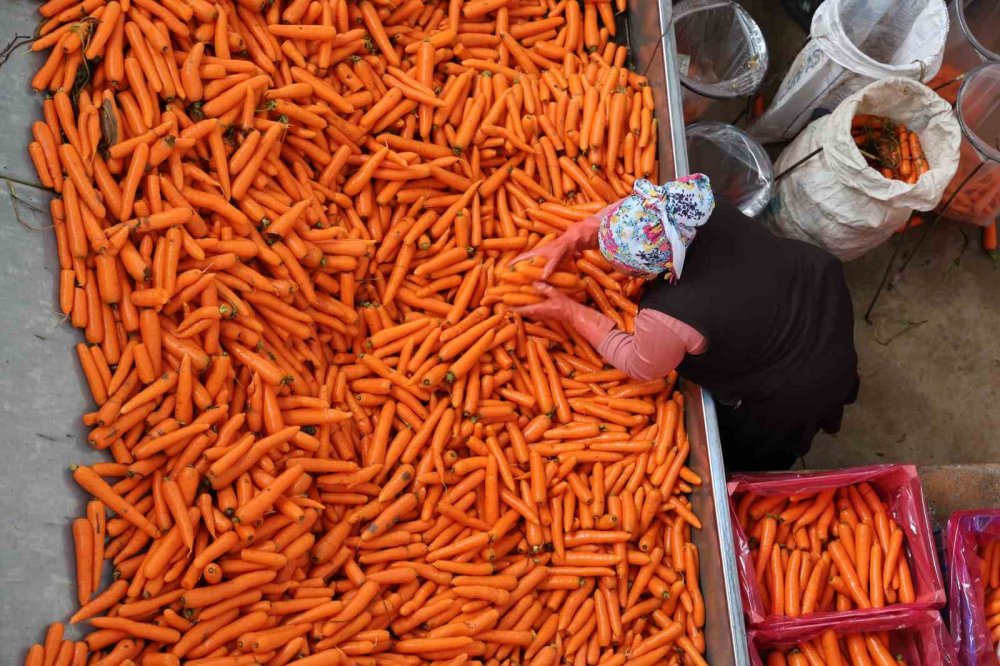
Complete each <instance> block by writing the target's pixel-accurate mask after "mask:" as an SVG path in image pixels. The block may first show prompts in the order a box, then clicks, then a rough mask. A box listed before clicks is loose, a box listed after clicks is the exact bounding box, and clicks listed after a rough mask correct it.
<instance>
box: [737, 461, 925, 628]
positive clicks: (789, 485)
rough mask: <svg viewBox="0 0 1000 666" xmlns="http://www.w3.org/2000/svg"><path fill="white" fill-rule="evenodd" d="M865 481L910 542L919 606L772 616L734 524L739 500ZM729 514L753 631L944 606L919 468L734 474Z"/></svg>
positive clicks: (743, 538)
mask: <svg viewBox="0 0 1000 666" xmlns="http://www.w3.org/2000/svg"><path fill="white" fill-rule="evenodd" d="M862 481H867V482H868V483H869V484H871V486H872V488H873V489H874V490H875V492H876V493H878V496H879V498H881V500H882V501H883V502H884V503H885V505H886V507H887V508H888V510H889V516H890V517H891V518H892V519H894V520H895V521H896V523H898V524H899V526H900V528H902V530H903V533H904V534H905V536H906V539H905V541H904V549H903V550H904V552H905V555H906V559H907V562H908V563H909V566H910V573H911V574H912V576H913V587H914V591H915V593H916V601H915V602H914V603H912V604H893V605H891V606H886V607H884V608H873V609H870V610H852V611H846V612H842V613H837V612H832V611H830V612H820V613H810V614H808V615H805V616H802V618H787V617H784V616H775V615H769V614H768V613H767V610H766V609H765V607H764V603H763V601H762V600H761V596H760V591H759V590H758V588H757V581H756V577H755V575H754V569H753V556H752V555H751V553H750V544H749V541H748V540H747V535H746V534H745V533H744V531H743V529H742V528H741V527H740V525H739V523H738V521H737V520H736V506H735V503H734V501H733V497H734V496H735V495H742V494H743V493H746V492H753V493H755V494H757V495H764V496H775V495H794V494H796V493H804V492H810V493H815V492H819V491H821V490H829V489H831V488H840V487H842V486H849V485H852V484H855V483H861V482H862ZM728 490H729V509H730V517H731V519H732V523H733V535H734V538H735V540H736V544H735V546H736V564H737V568H738V569H739V572H740V592H741V595H742V597H743V611H744V613H745V615H746V617H747V621H748V622H749V624H750V626H751V627H755V628H762V627H763V626H764V625H765V622H766V623H767V625H768V626H770V625H772V624H773V625H782V624H797V623H800V622H801V621H802V620H803V619H806V620H808V621H810V622H813V621H815V622H824V621H831V622H832V621H835V620H837V619H838V618H840V619H843V618H848V617H855V616H858V617H876V616H879V615H884V614H887V613H893V612H898V611H905V610H927V609H932V608H941V607H942V606H944V603H945V590H944V582H943V581H942V578H941V568H940V566H939V565H938V560H937V554H936V552H935V548H934V536H933V531H932V529H931V523H930V518H929V517H928V514H927V504H926V502H925V501H924V491H923V487H922V486H921V485H920V477H919V476H918V475H917V468H916V467H914V466H913V465H873V466H871V467H854V468H850V469H841V470H831V471H826V472H768V473H757V474H734V475H732V476H730V478H729V484H728Z"/></svg>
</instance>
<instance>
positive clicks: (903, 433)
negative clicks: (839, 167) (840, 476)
mask: <svg viewBox="0 0 1000 666" xmlns="http://www.w3.org/2000/svg"><path fill="white" fill-rule="evenodd" d="M922 233H923V229H921V228H917V229H914V230H911V231H910V233H909V234H908V239H907V241H908V246H909V247H911V248H912V247H913V245H914V244H915V243H916V239H917V237H918V236H919V235H920V234H922ZM891 252H892V247H891V245H888V244H887V245H884V246H883V247H880V248H878V249H876V250H874V251H872V252H870V253H869V254H867V255H866V256H864V257H862V258H860V259H858V260H856V261H853V262H850V263H848V264H847V265H846V266H845V269H846V273H847V279H848V283H849V284H850V287H851V292H852V295H853V297H854V308H855V315H856V323H855V343H856V344H857V348H858V355H859V357H860V374H861V392H860V395H859V398H858V402H857V404H855V405H854V406H852V407H849V408H848V409H847V412H846V416H845V419H844V427H843V429H842V430H841V432H840V434H838V435H837V436H836V437H829V436H826V435H821V436H820V437H818V438H817V439H816V442H815V444H814V446H813V450H812V452H810V454H809V455H807V456H806V462H807V464H808V466H810V467H843V466H848V465H858V464H865V463H876V462H908V463H914V464H921V465H932V464H937V465H941V464H950V463H989V462H997V461H1000V263H998V262H997V261H995V260H994V259H992V258H990V257H989V256H987V255H986V253H984V252H983V250H982V246H981V242H980V231H979V229H974V228H971V227H967V226H962V225H957V224H943V225H941V226H940V227H939V228H938V229H937V230H936V231H935V232H934V233H933V234H932V235H931V236H930V237H929V238H928V240H927V242H926V243H924V246H923V247H922V248H921V250H920V252H919V254H918V255H917V257H916V258H915V259H914V260H913V261H912V263H911V264H910V265H909V267H908V268H907V269H906V273H905V274H904V275H903V278H902V280H901V281H899V282H898V283H897V284H896V286H895V287H894V288H892V289H891V290H888V291H886V292H884V293H883V295H882V298H881V299H880V300H879V302H878V305H877V306H876V308H875V311H874V313H873V322H874V323H873V324H871V325H870V324H867V323H865V321H864V320H863V313H864V311H865V309H866V308H867V306H868V303H869V301H870V300H871V297H872V295H873V294H874V292H875V289H876V287H877V286H878V282H879V280H880V279H881V276H882V272H883V270H884V267H885V265H886V262H887V261H888V259H889V255H890V254H891ZM998 501H1000V498H998Z"/></svg>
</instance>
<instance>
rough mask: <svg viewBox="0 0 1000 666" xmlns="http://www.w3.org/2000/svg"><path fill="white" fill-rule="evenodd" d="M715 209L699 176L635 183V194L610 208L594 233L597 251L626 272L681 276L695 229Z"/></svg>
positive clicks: (705, 179) (708, 188)
mask: <svg viewBox="0 0 1000 666" xmlns="http://www.w3.org/2000/svg"><path fill="white" fill-rule="evenodd" d="M714 208H715V199H714V197H713V196H712V188H711V184H710V182H709V180H708V176H706V175H704V174H700V173H696V174H693V175H691V176H687V177H685V178H681V179H679V180H675V181H671V182H669V183H666V184H665V185H659V186H657V185H653V184H652V183H650V182H649V181H648V180H645V179H640V180H637V181H636V182H635V186H634V188H633V193H632V194H631V195H629V196H627V197H625V198H624V199H622V200H621V201H620V202H618V203H617V204H615V205H614V206H612V207H610V208H608V209H607V210H606V211H605V213H604V218H603V219H602V220H601V225H600V228H599V229H598V245H599V246H600V248H601V253H602V254H603V255H604V256H605V258H607V260H608V261H610V262H611V263H612V264H614V265H615V267H616V268H619V269H620V270H623V272H626V273H633V274H635V273H639V274H645V275H650V274H653V275H656V274H659V273H663V272H666V273H667V275H666V276H665V277H666V278H667V279H669V280H672V281H673V280H676V279H678V278H679V277H680V276H681V271H682V270H683V268H684V256H685V254H686V252H687V247H688V245H690V244H691V241H692V240H694V237H695V234H696V233H697V227H700V226H701V225H703V224H705V222H707V221H708V217H709V216H710V215H711V214H712V210H713V209H714Z"/></svg>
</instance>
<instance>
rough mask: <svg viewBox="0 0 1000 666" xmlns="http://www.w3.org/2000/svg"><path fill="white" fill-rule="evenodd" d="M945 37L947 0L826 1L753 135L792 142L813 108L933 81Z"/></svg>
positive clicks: (752, 127)
mask: <svg viewBox="0 0 1000 666" xmlns="http://www.w3.org/2000/svg"><path fill="white" fill-rule="evenodd" d="M947 34H948V10H947V8H946V7H945V3H944V1H943V0H826V2H824V3H823V4H822V5H820V6H819V8H818V9H817V10H816V14H815V15H814V16H813V22H812V29H811V37H812V38H811V39H810V41H809V42H808V43H807V44H806V46H805V48H803V49H802V51H801V52H800V53H799V55H798V57H796V58H795V62H793V63H792V66H791V68H790V69H789V70H788V74H786V75H785V79H784V81H782V83H781V87H780V88H779V89H778V92H777V94H776V95H775V97H774V100H773V101H772V102H771V106H770V107H769V108H768V109H767V111H765V112H764V115H763V116H761V117H760V118H759V119H758V120H757V122H755V123H754V124H753V125H752V126H751V127H750V133H751V134H752V135H754V136H755V137H756V138H757V139H759V140H761V141H763V142H765V143H767V142H771V141H782V140H785V139H790V138H792V137H794V136H795V135H796V134H798V133H799V131H800V130H801V129H802V128H803V127H804V126H805V125H806V123H808V122H809V118H810V117H811V115H812V112H813V110H814V109H819V108H826V109H830V108H833V107H834V106H836V105H837V104H838V103H839V102H840V101H841V100H843V99H844V98H845V97H847V96H848V95H850V94H851V93H853V92H855V91H856V90H858V89H859V88H862V87H864V86H865V85H867V84H869V83H871V82H872V81H877V80H880V79H886V78H889V77H905V78H908V79H915V80H917V81H929V80H930V79H932V78H933V77H934V75H935V74H937V71H938V68H939V67H940V66H941V58H942V54H943V53H944V43H945V37H946V36H947Z"/></svg>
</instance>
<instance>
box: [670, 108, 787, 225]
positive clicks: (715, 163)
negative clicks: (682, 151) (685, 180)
mask: <svg viewBox="0 0 1000 666" xmlns="http://www.w3.org/2000/svg"><path fill="white" fill-rule="evenodd" d="M686 133H687V149H688V165H689V167H690V169H691V172H692V173H703V174H705V175H707V176H708V177H709V178H710V179H711V181H712V191H714V192H715V193H716V194H717V195H720V196H722V197H723V198H725V199H726V200H727V201H729V202H730V203H731V204H733V205H734V206H736V207H737V208H739V209H740V210H741V211H743V214H744V215H748V216H750V217H756V216H757V215H759V214H760V213H761V212H762V211H763V210H764V208H765V207H767V203H768V202H769V201H770V200H771V194H772V192H773V191H774V165H773V164H772V163H771V158H770V157H768V155H767V153H766V152H764V148H763V147H762V146H761V145H760V143H758V142H757V140H756V139H754V138H753V137H751V136H750V135H749V134H747V133H746V132H744V131H743V130H741V129H739V128H737V127H734V126H733V125H727V124H725V123H717V122H704V123H695V124H694V125H690V126H689V127H688V128H687V132H686Z"/></svg>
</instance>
